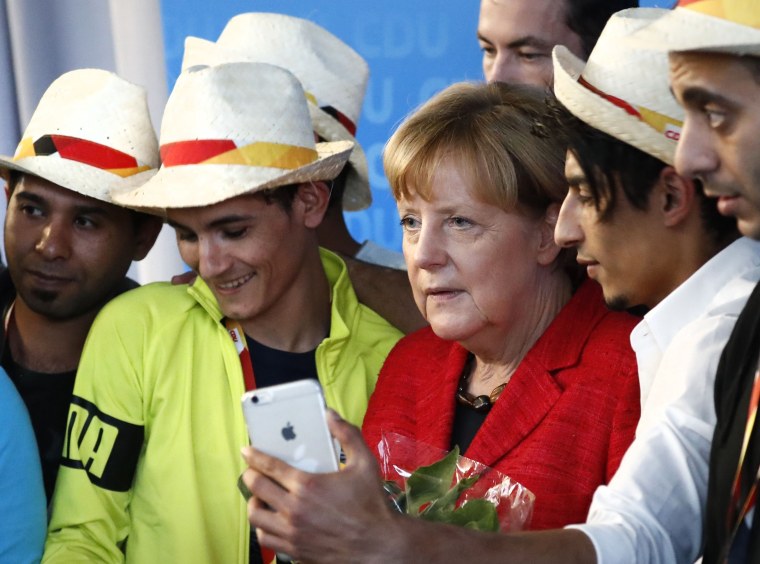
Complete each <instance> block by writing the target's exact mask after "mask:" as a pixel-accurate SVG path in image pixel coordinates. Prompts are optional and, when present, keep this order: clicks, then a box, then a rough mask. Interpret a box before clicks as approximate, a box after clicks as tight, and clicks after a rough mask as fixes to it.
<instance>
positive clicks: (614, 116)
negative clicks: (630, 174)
mask: <svg viewBox="0 0 760 564" xmlns="http://www.w3.org/2000/svg"><path fill="white" fill-rule="evenodd" d="M552 57H553V58H554V94H555V96H556V97H557V99H558V100H559V101H560V102H561V103H562V104H563V105H564V106H565V107H566V108H567V109H568V110H569V111H570V112H571V113H572V114H573V115H574V116H576V117H577V118H579V119H580V120H582V121H584V122H585V123H587V124H588V125H590V126H591V127H593V128H595V129H598V130H600V131H603V132H604V133H606V134H608V135H611V136H612V137H614V138H615V139H619V140H620V141H623V142H624V143H628V144H629V145H633V146H634V147H636V148H637V149H640V150H642V151H644V152H645V153H647V154H650V155H652V156H654V157H656V158H658V159H660V160H661V161H663V162H666V163H668V164H671V165H672V164H673V157H674V145H673V142H672V141H670V140H668V139H667V138H666V137H664V136H663V135H662V134H661V133H659V132H657V131H656V130H655V129H653V128H652V127H651V126H649V125H647V124H646V123H644V122H643V121H641V120H639V119H637V118H636V117H634V116H631V115H630V114H628V112H626V111H625V110H624V109H622V108H620V107H618V106H615V105H614V104H612V103H611V102H609V101H607V100H605V99H604V98H602V97H601V96H599V95H598V94H595V93H594V92H592V91H591V90H589V89H588V88H586V87H585V86H583V85H582V84H580V83H579V82H578V79H579V78H580V76H581V74H582V73H583V69H584V68H585V66H586V63H585V61H583V60H582V59H579V58H578V57H576V56H575V55H573V54H572V53H571V52H570V51H569V50H568V49H567V48H566V47H564V46H562V45H557V46H556V47H555V48H554V51H553V53H552Z"/></svg>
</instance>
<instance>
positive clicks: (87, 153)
mask: <svg viewBox="0 0 760 564" xmlns="http://www.w3.org/2000/svg"><path fill="white" fill-rule="evenodd" d="M158 160H159V159H158V143H157V141H156V133H155V131H154V129H153V125H152V124H151V122H150V114H149V112H148V103H147V99H146V94H145V90H144V89H143V88H141V87H139V86H137V85H135V84H132V83H130V82H127V81H126V80H124V79H123V78H120V77H119V76H117V75H115V74H113V73H112V72H108V71H104V70H99V69H79V70H74V71H71V72H67V73H65V74H63V75H61V76H60V77H58V78H57V79H56V80H55V81H53V83H52V84H51V85H50V86H49V87H48V89H47V91H46V92H45V94H43V96H42V99H40V102H39V104H38V105H37V108H36V109H35V111H34V114H33V115H32V118H31V120H30V121H29V125H28V126H27V128H26V131H24V135H23V137H22V138H21V142H20V143H19V145H18V147H17V148H16V153H15V154H14V156H13V157H10V156H0V170H3V171H8V170H15V171H20V172H23V173H26V174H32V175H34V176H39V177H40V178H44V179H45V180H48V181H50V182H52V183H54V184H58V185H59V186H62V187H64V188H67V189H69V190H72V191H74V192H78V193H80V194H84V195H85V196H89V197H91V198H97V199H98V200H102V201H105V202H109V203H110V202H112V199H111V192H112V191H114V190H123V189H127V188H130V187H134V186H138V185H140V184H142V183H143V182H145V181H146V180H148V179H149V178H150V177H151V176H152V175H153V174H155V172H156V170H157V169H158Z"/></svg>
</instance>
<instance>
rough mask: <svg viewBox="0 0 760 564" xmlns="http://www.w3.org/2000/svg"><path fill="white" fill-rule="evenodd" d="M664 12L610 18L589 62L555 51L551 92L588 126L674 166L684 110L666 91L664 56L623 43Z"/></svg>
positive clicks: (623, 13)
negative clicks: (627, 37)
mask: <svg viewBox="0 0 760 564" xmlns="http://www.w3.org/2000/svg"><path fill="white" fill-rule="evenodd" d="M664 12H665V10H659V9H656V8H631V9H628V10H623V11H620V12H618V13H616V14H614V15H613V16H612V17H611V18H610V19H609V21H608V22H607V25H606V26H605V28H604V30H603V31H602V35H601V36H600V37H599V41H597V43H596V46H595V47H594V50H593V51H592V52H591V55H590V56H589V59H588V62H587V63H584V62H583V61H582V60H581V59H579V58H578V57H576V56H575V55H573V54H572V53H571V52H570V51H569V50H568V49H566V48H565V47H563V46H561V45H558V46H557V47H555V48H554V52H553V57H554V93H555V94H556V96H557V99H558V100H559V101H560V102H562V104H563V105H564V106H565V107H566V108H567V109H568V110H570V112H572V113H573V115H575V116H576V117H578V118H580V119H581V120H583V121H584V122H586V123H587V124H589V125H590V126H591V127H594V128H595V129H599V130H600V131H603V132H604V133H607V134H608V135H611V136H612V137H615V138H616V139H619V140H621V141H624V142H625V143H628V144H630V145H633V146H634V147H636V148H637V149H640V150H642V151H644V152H645V153H648V154H650V155H652V156H654V157H656V158H658V159H660V160H662V161H664V162H666V163H668V164H673V158H674V155H675V150H676V144H677V141H678V138H679V136H680V132H681V125H682V122H683V109H682V108H681V107H680V106H679V105H678V103H677V102H676V101H675V99H674V98H673V96H672V94H671V93H670V90H669V87H668V60H667V56H666V54H665V53H663V52H658V51H649V50H642V49H637V48H635V47H633V46H632V45H630V44H629V43H628V42H626V41H624V40H623V39H624V38H625V37H626V36H628V35H630V34H631V33H632V32H634V31H636V30H637V29H641V28H642V27H643V26H645V25H647V24H649V23H650V22H652V21H653V20H654V19H656V18H658V17H659V16H661V15H662V14H663V13H664Z"/></svg>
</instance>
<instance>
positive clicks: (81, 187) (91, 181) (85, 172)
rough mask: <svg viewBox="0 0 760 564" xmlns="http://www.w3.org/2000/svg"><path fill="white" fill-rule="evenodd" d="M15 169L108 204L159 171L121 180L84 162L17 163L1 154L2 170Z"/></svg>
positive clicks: (33, 160)
mask: <svg viewBox="0 0 760 564" xmlns="http://www.w3.org/2000/svg"><path fill="white" fill-rule="evenodd" d="M3 169H4V170H13V171H18V172H21V173H24V174H31V175H33V176H38V177H39V178H42V179H44V180H47V181H49V182H52V183H53V184H57V185H58V186H61V187H63V188H66V189H67V190H72V191H73V192H77V193H79V194H82V195H84V196H88V197H90V198H95V199H96V200H100V201H103V202H106V203H109V204H111V203H115V202H114V200H113V198H112V193H113V192H115V191H123V190H130V189H133V188H135V187H137V186H140V185H142V184H144V183H146V182H147V181H148V180H150V179H151V178H152V177H153V176H154V175H155V174H156V172H157V169H155V168H152V169H150V170H146V171H144V172H140V173H138V174H134V175H132V176H128V177H121V176H119V175H117V174H114V173H112V172H108V171H105V170H102V169H99V168H96V167H93V166H90V165H87V164H84V163H80V162H76V161H71V160H68V159H62V158H59V157H55V156H35V157H26V158H23V159H18V160H13V158H12V157H9V156H5V155H0V170H3Z"/></svg>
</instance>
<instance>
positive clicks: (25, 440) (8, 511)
mask: <svg viewBox="0 0 760 564" xmlns="http://www.w3.org/2000/svg"><path fill="white" fill-rule="evenodd" d="M46 527H47V512H46V503H45V489H44V488H43V486H42V469H41V468H40V457H39V455H38V454H37V442H36V441H35V439H34V432H33V431H32V424H31V422H30V421H29V414H28V413H27V411H26V407H25V406H24V402H23V401H22V400H21V397H20V396H19V395H18V392H17V391H16V388H15V387H14V386H13V383H12V382H11V381H10V379H9V378H8V375H7V374H6V373H5V371H4V370H2V369H1V368H0V563H1V564H5V563H9V564H10V563H13V564H26V563H28V562H39V561H40V559H41V558H42V548H43V546H44V544H45V529H46Z"/></svg>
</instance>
